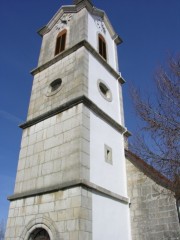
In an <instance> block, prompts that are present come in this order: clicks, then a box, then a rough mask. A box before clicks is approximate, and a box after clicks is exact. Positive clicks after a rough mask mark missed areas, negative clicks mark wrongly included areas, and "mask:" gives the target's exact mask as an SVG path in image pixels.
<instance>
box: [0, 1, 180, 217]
mask: <svg viewBox="0 0 180 240" xmlns="http://www.w3.org/2000/svg"><path fill="white" fill-rule="evenodd" d="M71 3H72V0H62V1H60V0H59V1H57V0H31V1H28V0H15V1H14V0H1V7H0V22H1V33H0V35H1V40H0V43H1V44H0V84H1V88H0V163H1V165H0V219H1V218H4V219H6V218H7V213H8V202H7V200H6V197H7V196H8V195H11V194H12V193H13V186H14V181H15V174H16V168H17V162H18V154H19V149H20V142H21V134H22V132H21V129H19V128H18V125H19V124H20V123H22V122H24V121H25V120H26V114H27V109H28V102H29V98H30V92H31V86H32V76H31V75H30V74H29V72H30V70H32V69H33V68H35V67H36V66H37V60H38V55H39V50H40V45H41V38H40V37H39V36H38V34H36V31H37V30H38V29H40V28H41V27H42V26H44V25H45V24H46V23H48V21H49V20H50V19H51V18H52V16H53V15H54V14H55V12H56V11H57V10H58V9H59V8H60V6H61V5H68V4H71ZM93 3H94V5H95V6H96V7H98V8H100V9H103V10H105V11H106V13H107V15H108V17H109V19H110V20H111V23H112V25H113V26H114V29H115V30H116V32H117V33H118V34H119V35H120V36H121V38H122V39H123V41H124V42H123V44H121V45H120V46H119V47H118V54H119V64H120V71H121V72H122V75H123V77H124V79H125V80H126V82H127V83H126V84H125V85H124V86H123V95H124V109H125V120H126V126H127V127H128V129H129V130H130V131H131V132H132V133H133V132H134V131H135V130H136V129H137V125H138V121H137V119H136V117H135V115H134V112H133V109H132V105H131V101H130V97H129V93H128V89H129V86H130V84H131V83H133V84H134V85H136V86H137V87H139V88H141V89H142V91H143V92H144V93H145V94H146V92H148V91H151V92H152V94H153V76H154V72H155V70H156V69H157V68H158V66H160V64H163V63H164V62H165V60H166V59H167V58H168V56H169V55H173V54H176V53H178V52H180V49H179V47H180V1H179V0H156V1H155V0H153V1H147V0H137V1H135V0H119V1H117V0H111V1H103V0H94V1H93Z"/></svg>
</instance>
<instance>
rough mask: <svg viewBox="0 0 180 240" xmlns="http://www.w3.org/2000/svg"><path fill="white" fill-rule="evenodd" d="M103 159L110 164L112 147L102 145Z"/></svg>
mask: <svg viewBox="0 0 180 240" xmlns="http://www.w3.org/2000/svg"><path fill="white" fill-rule="evenodd" d="M104 154H105V161H106V162H107V163H109V164H112V163H113V161H112V148H111V147H109V146H107V145H106V144H105V146H104Z"/></svg>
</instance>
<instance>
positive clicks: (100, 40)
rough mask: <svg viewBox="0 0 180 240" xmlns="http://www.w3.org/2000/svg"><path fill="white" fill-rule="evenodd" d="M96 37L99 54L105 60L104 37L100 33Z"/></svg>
mask: <svg viewBox="0 0 180 240" xmlns="http://www.w3.org/2000/svg"><path fill="white" fill-rule="evenodd" d="M98 39H99V54H100V55H101V56H102V57H103V58H104V59H105V60H107V53H106V41H105V39H104V37H103V36H102V35H101V34H99V35H98Z"/></svg>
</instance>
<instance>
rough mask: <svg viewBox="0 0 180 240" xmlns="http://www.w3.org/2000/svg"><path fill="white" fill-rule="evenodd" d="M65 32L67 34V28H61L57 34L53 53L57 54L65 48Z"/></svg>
mask: <svg viewBox="0 0 180 240" xmlns="http://www.w3.org/2000/svg"><path fill="white" fill-rule="evenodd" d="M66 34H67V30H63V31H62V32H60V33H59V34H58V36H57V39H56V48H55V55H57V54H59V53H61V52H63V51H64V50H65V46H66Z"/></svg>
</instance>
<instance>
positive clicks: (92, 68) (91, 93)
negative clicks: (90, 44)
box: [88, 54, 123, 124]
mask: <svg viewBox="0 0 180 240" xmlns="http://www.w3.org/2000/svg"><path fill="white" fill-rule="evenodd" d="M98 80H102V81H103V82H104V83H105V84H106V85H107V86H108V88H109V89H110V91H111V93H112V101H111V102H108V101H107V100H105V99H104V98H103V97H102V96H101V94H100V92H99V89H98ZM120 87H121V86H120ZM88 97H89V98H90V99H91V100H92V101H93V102H94V103H95V104H96V105H97V106H98V107H99V108H101V110H103V111H104V112H106V113H107V114H108V115H109V116H110V117H111V118H113V119H114V120H115V121H116V122H118V123H119V124H121V123H122V122H123V121H122V119H121V112H120V104H121V102H120V96H119V82H118V80H117V79H115V78H114V77H113V76H112V75H111V74H110V73H109V72H108V71H107V70H106V69H105V68H104V66H102V64H100V63H99V62H98V61H97V60H96V59H95V58H94V57H93V56H92V55H91V54H89V86H88Z"/></svg>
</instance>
